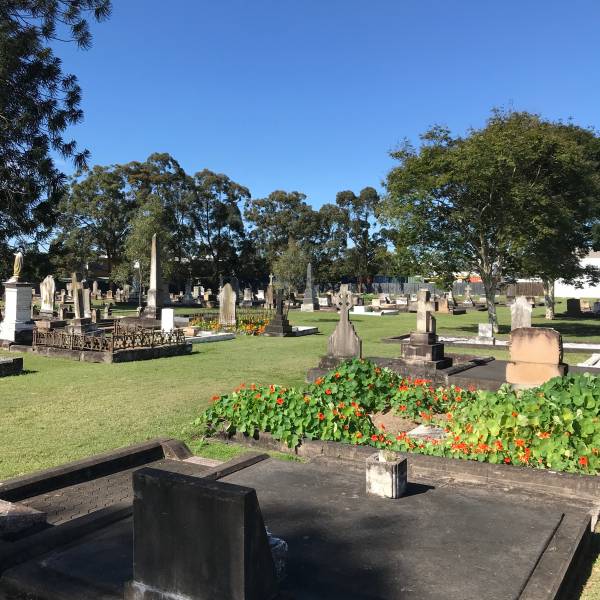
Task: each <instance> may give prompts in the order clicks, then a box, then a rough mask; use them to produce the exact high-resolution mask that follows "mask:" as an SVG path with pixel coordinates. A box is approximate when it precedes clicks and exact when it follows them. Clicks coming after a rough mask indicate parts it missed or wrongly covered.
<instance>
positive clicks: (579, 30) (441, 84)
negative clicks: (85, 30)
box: [56, 0, 600, 207]
mask: <svg viewBox="0 0 600 600" xmlns="http://www.w3.org/2000/svg"><path fill="white" fill-rule="evenodd" d="M598 31H600V2H597V0H585V1H583V0H570V1H569V2H565V1H564V0H562V1H558V0H535V1H533V0H526V1H524V0H503V1H500V0H496V1H492V0H418V1H417V0H371V1H365V0H295V1H292V0H210V1H209V0H169V1H167V2H165V1H164V0H113V15H112V17H111V18H110V20H108V21H107V22H104V23H102V24H99V25H95V26H94V27H93V32H94V45H93V47H92V49H91V50H89V51H80V50H77V49H76V48H75V47H73V46H65V45H64V44H60V45H58V46H57V48H56V50H57V52H58V53H59V55H60V56H61V57H62V58H63V62H64V67H65V70H67V71H70V72H73V73H75V74H76V75H77V76H78V78H79V81H80V84H81V86H82V88H83V103H82V107H83V109H84V112H85V121H84V122H83V123H82V124H79V125H77V126H76V127H74V128H73V129H72V130H71V131H70V132H69V133H70V134H71V135H72V136H73V137H75V139H76V140H77V141H78V142H79V144H80V145H81V146H84V147H87V148H88V149H89V150H90V151H91V153H92V159H91V163H92V164H111V163H120V162H128V161H130V160H144V159H145V158H146V157H147V156H148V155H149V154H150V153H152V152H157V151H159V152H169V153H170V154H172V155H173V156H174V157H175V158H176V159H177V160H178V161H179V162H180V163H181V164H182V166H183V167H184V168H185V169H186V171H187V172H189V173H194V172H196V171H199V170H201V169H203V168H209V169H212V170H214V171H218V172H222V173H226V174H227V175H229V176H230V177H231V178H232V179H234V180H235V181H237V182H238V183H240V184H243V185H246V186H247V187H249V188H250V190H251V192H252V195H253V196H254V197H262V196H265V195H267V194H268V193H269V192H271V191H273V190H275V189H285V190H290V191H291V190H298V191H301V192H304V193H305V194H307V196H308V200H309V201H310V202H311V203H312V204H313V205H314V206H317V207H318V206H320V205H321V204H323V203H324V202H333V201H334V200H335V194H336V192H338V191H340V190H343V189H353V190H355V191H359V190H360V189H361V188H362V187H364V186H366V185H373V186H376V187H377V186H379V185H380V184H381V181H382V180H383V179H384V178H385V175H386V173H387V171H388V170H389V169H390V168H391V167H392V166H393V161H392V160H391V159H390V158H389V156H388V153H389V151H390V150H391V149H393V148H394V147H395V146H397V144H398V143H399V142H400V141H401V140H402V139H403V138H404V137H408V138H409V139H411V140H413V141H417V139H418V135H419V133H421V132H422V131H424V130H425V129H426V128H428V127H429V126H430V125H432V124H434V123H443V124H446V125H448V126H450V127H451V128H452V129H453V130H454V131H457V132H463V131H465V130H466V129H467V128H468V127H470V126H475V127H478V126H481V125H482V124H483V123H484V121H485V119H486V117H487V116H488V114H489V111H490V108H491V107H493V106H511V107H513V108H515V109H525V110H530V111H533V112H540V113H541V114H542V115H543V116H545V117H548V118H552V119H559V118H562V119H567V118H569V117H572V118H573V119H574V121H575V122H577V123H580V124H582V125H595V126H600V118H599V109H600V102H599V91H600V42H599V38H598ZM65 170H67V171H68V170H69V169H68V168H66V169H65Z"/></svg>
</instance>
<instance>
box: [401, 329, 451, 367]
mask: <svg viewBox="0 0 600 600" xmlns="http://www.w3.org/2000/svg"><path fill="white" fill-rule="evenodd" d="M402 358H404V359H405V360H407V361H409V362H414V363H430V364H431V365H432V366H435V368H436V369H445V368H447V367H450V366H452V359H451V358H447V357H445V356H444V344H441V343H439V342H438V341H437V335H436V334H435V333H418V332H413V333H411V334H410V338H409V341H408V343H405V344H403V345H402Z"/></svg>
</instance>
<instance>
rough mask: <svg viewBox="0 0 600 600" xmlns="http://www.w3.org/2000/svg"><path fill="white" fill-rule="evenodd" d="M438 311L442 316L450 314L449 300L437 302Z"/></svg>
mask: <svg viewBox="0 0 600 600" xmlns="http://www.w3.org/2000/svg"><path fill="white" fill-rule="evenodd" d="M437 311H438V312H439V313H442V314H449V313H450V306H449V304H448V298H440V299H439V300H438V301H437Z"/></svg>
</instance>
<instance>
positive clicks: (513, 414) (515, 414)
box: [511, 411, 519, 417]
mask: <svg viewBox="0 0 600 600" xmlns="http://www.w3.org/2000/svg"><path fill="white" fill-rule="evenodd" d="M511 414H512V416H513V417H518V416H519V413H516V412H514V411H513V412H512V413H511Z"/></svg>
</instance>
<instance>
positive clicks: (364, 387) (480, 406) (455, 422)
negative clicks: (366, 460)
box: [194, 360, 600, 474]
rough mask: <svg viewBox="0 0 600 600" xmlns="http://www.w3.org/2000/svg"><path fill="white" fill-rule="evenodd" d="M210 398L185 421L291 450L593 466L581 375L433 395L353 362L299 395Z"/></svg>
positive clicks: (599, 402) (591, 383)
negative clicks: (324, 443) (322, 444)
mask: <svg viewBox="0 0 600 600" xmlns="http://www.w3.org/2000/svg"><path fill="white" fill-rule="evenodd" d="M213 401H214V402H213V404H212V405H211V406H210V407H209V408H208V409H207V410H206V411H205V412H204V414H203V415H201V416H200V417H199V418H198V419H196V421H195V422H194V424H195V425H196V426H198V427H201V428H204V429H205V430H206V432H207V433H209V434H211V433H214V432H216V431H219V430H224V431H228V432H233V431H239V432H245V433H248V434H250V435H253V434H254V433H255V432H257V431H258V432H261V431H264V432H270V433H271V434H272V435H273V437H275V438H276V439H278V440H281V441H283V442H285V443H286V444H287V445H288V446H290V447H296V446H297V445H298V444H299V443H300V442H301V440H302V438H308V439H321V440H334V441H341V442H346V443H353V444H368V445H371V446H374V447H377V448H389V449H392V450H398V451H405V452H418V453H422V454H430V455H437V456H450V457H455V458H463V459H468V460H477V461H487V462H491V463H506V464H518V465H526V466H531V467H537V468H551V469H554V470H557V471H568V472H582V473H588V474H595V473H597V472H598V471H599V470H600V459H599V457H598V453H599V448H600V378H596V377H592V376H589V375H587V374H586V375H571V376H568V377H563V378H556V379H553V380H551V381H549V382H548V383H546V384H544V385H542V386H540V387H538V388H535V389H531V390H521V391H513V390H511V389H510V388H509V387H508V386H504V387H503V388H501V389H500V390H499V391H498V392H486V391H476V390H474V389H469V390H463V389H461V388H459V387H456V386H451V387H449V388H437V389H436V388H434V387H432V386H431V385H430V382H429V381H428V380H425V379H414V380H411V379H408V378H402V377H401V376H399V375H397V374H396V373H394V372H393V371H390V370H389V369H380V368H379V367H377V366H376V365H374V364H372V363H370V362H369V361H366V360H354V361H348V362H346V363H344V364H342V365H340V366H339V367H338V369H336V370H335V371H332V372H330V373H328V374H327V376H326V377H323V378H320V379H318V380H317V381H316V382H315V383H314V384H312V385H310V386H308V387H307V388H306V389H304V390H296V389H294V388H282V387H279V386H276V385H271V386H269V387H257V386H255V385H254V384H252V385H250V386H246V385H242V386H240V387H239V388H238V389H236V390H235V391H234V392H232V393H231V394H227V395H225V396H220V397H219V396H216V397H214V398H213ZM384 410H392V411H394V412H395V413H397V414H399V415H401V416H403V417H406V418H409V419H412V420H414V421H415V422H416V423H424V424H428V425H429V424H432V425H438V426H441V427H443V428H444V430H445V432H446V434H447V435H446V438H445V439H441V440H439V439H432V438H426V439H420V440H414V439H411V438H410V437H409V436H407V435H406V433H405V432H399V433H398V432H394V431H386V430H385V428H383V427H377V426H376V424H374V423H373V421H372V419H371V415H373V413H376V412H380V411H384Z"/></svg>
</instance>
